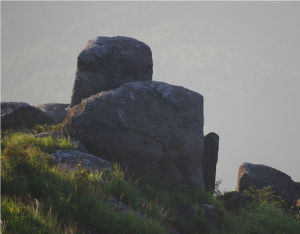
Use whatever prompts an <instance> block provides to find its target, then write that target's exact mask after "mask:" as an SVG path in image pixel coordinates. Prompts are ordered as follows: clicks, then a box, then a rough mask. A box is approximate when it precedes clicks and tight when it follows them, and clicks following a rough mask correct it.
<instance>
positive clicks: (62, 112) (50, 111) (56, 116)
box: [35, 103, 69, 124]
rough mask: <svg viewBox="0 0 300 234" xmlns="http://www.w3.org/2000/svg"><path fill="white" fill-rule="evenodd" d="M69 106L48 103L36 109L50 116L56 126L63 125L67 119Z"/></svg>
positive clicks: (37, 106)
mask: <svg viewBox="0 0 300 234" xmlns="http://www.w3.org/2000/svg"><path fill="white" fill-rule="evenodd" d="M68 106H69V104H62V103H47V104H41V105H36V106H35V107H36V108H38V109H40V110H41V111H44V112H45V113H46V114H47V115H49V116H50V117H51V118H52V119H53V120H54V122H55V123H56V124H58V123H62V122H63V120H64V119H65V117H66V114H67V110H68Z"/></svg>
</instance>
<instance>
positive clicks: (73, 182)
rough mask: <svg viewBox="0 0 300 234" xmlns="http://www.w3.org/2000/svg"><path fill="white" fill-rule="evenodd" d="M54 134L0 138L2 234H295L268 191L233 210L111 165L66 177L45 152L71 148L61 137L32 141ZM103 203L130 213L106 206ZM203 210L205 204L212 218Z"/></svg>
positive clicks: (295, 225) (27, 132)
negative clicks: (119, 205) (116, 202)
mask: <svg viewBox="0 0 300 234" xmlns="http://www.w3.org/2000/svg"><path fill="white" fill-rule="evenodd" d="M59 129H60V125H53V126H36V127H35V128H34V129H24V130H23V131H14V132H13V131H5V132H2V136H1V138H2V139H1V159H2V160H1V161H2V162H1V183H2V185H1V200H2V201H1V221H2V225H1V231H2V233H22V234H25V233H41V234H44V233H86V234H88V233H90V234H91V233H118V234H119V233H124V234H125V233H128V234H134V233H138V234H142V233H149V234H156V233H178V232H179V233H183V234H193V233H195V234H196V233H240V234H244V233H245V234H246V233H261V234H268V233H270V234H275V233H278V234H282V233H291V234H293V233H295V234H298V233H300V217H299V213H297V211H295V210H291V209H287V208H286V207H285V206H284V205H283V204H282V203H281V202H279V201H278V200H277V199H273V196H272V191H271V190H270V189H263V190H252V191H250V192H249V193H248V195H247V196H248V198H249V199H248V200H247V202H245V203H243V205H242V206H235V201H233V200H229V201H228V200H226V201H225V200H224V199H223V197H224V195H223V194H222V193H220V192H219V191H216V193H215V194H214V195H213V194H210V193H207V192H204V191H202V190H201V189H191V188H189V187H177V188H173V189H162V188H160V187H158V186H157V185H154V184H151V183H150V182H147V181H146V180H141V179H140V178H136V177H135V176H134V175H129V174H128V173H126V171H124V170H122V169H121V168H120V166H119V165H118V164H114V166H113V170H111V171H109V170H108V171H102V172H94V173H93V172H88V171H87V170H86V169H84V168H82V167H81V166H80V165H78V166H77V169H76V170H73V171H67V170H65V169H63V168H62V167H61V166H60V165H58V164H57V163H55V161H54V159H53V158H52V157H51V156H50V154H51V153H53V152H55V151H56V150H57V149H68V150H75V149H76V147H77V146H76V145H73V144H72V143H71V141H70V140H68V139H65V138H59V137H58V138H54V137H52V136H49V137H44V138H36V137H34V134H36V133H39V132H45V131H54V130H59ZM111 198H115V199H118V200H120V201H122V202H123V203H124V204H126V205H127V206H128V207H130V208H131V209H130V212H120V211H119V210H118V209H116V208H115V207H112V206H111V205H110V202H109V201H110V199H111ZM203 204H209V205H212V206H213V211H212V213H213V214H212V215H209V214H208V212H207V210H205V208H204V207H203ZM190 214H191V215H190Z"/></svg>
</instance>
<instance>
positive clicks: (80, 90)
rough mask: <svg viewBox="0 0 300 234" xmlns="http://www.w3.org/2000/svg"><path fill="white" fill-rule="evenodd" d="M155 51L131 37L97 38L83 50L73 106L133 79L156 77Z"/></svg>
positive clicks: (80, 55)
mask: <svg viewBox="0 0 300 234" xmlns="http://www.w3.org/2000/svg"><path fill="white" fill-rule="evenodd" d="M152 66H153V65H152V53H151V49H150V47H149V46H147V45H146V44H145V43H143V42H141V41H138V40H136V39H133V38H129V37H120V36H117V37H97V38H96V39H94V40H90V41H89V42H88V44H87V46H86V47H85V48H84V49H83V50H82V51H81V53H80V54H79V56H78V61H77V72H76V78H75V82H74V86H73V94H72V100H71V104H70V106H71V107H72V106H74V105H77V104H78V103H80V101H81V100H82V99H84V98H86V97H89V96H91V95H94V94H96V93H99V92H101V91H104V90H110V89H115V88H117V87H119V86H120V85H121V84H123V83H128V82H131V81H147V80H152Z"/></svg>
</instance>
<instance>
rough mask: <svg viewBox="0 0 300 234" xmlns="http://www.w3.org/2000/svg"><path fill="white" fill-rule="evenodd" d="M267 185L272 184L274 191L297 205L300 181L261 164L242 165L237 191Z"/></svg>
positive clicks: (299, 194) (299, 196) (299, 195)
mask: <svg viewBox="0 0 300 234" xmlns="http://www.w3.org/2000/svg"><path fill="white" fill-rule="evenodd" d="M265 186H272V188H273V190H274V192H275V193H276V194H277V195H279V196H281V197H282V198H283V199H284V200H286V201H287V202H289V203H290V204H291V205H295V204H296V202H297V200H298V199H299V198H300V183H297V182H294V181H293V180H292V179H291V177H290V176H289V175H287V174H285V173H283V172H281V171H279V170H277V169H275V168H272V167H269V166H266V165H261V164H251V163H243V164H242V165H241V166H240V168H239V172H238V184H237V188H236V190H237V191H240V192H243V191H244V190H247V189H248V188H250V187H256V188H258V189H260V188H262V187H265Z"/></svg>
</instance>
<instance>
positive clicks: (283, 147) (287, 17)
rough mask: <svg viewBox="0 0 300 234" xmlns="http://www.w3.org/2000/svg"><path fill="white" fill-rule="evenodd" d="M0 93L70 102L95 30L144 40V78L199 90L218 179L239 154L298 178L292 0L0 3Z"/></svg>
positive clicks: (225, 182)
mask: <svg viewBox="0 0 300 234" xmlns="http://www.w3.org/2000/svg"><path fill="white" fill-rule="evenodd" d="M1 6H2V7H1V47H2V48H1V49H2V53H1V60H2V63H1V65H2V69H1V100H2V101H23V102H28V103H30V104H42V103H49V102H61V103H69V102H70V99H71V93H72V87H73V82H74V78H75V70H76V62H77V56H78V54H79V52H80V51H81V50H82V49H83V48H84V47H85V45H86V43H87V41H88V40H90V39H92V38H95V37H96V36H116V35H122V36H129V37H134V38H136V39H138V40H141V41H143V42H145V43H146V44H148V45H149V46H150V47H151V50H152V54H153V70H154V73H153V80H156V81H163V82H166V83H170V84H174V85H180V86H184V87H186V88H188V89H191V90H194V91H197V92H199V93H201V94H202V95H203V96H204V117H205V124H204V125H205V127H204V133H205V134H207V133H209V132H211V131H214V132H216V133H217V134H218V135H219V136H220V150H219V161H218V164H217V178H220V179H222V184H221V189H225V190H231V189H234V188H235V186H236V182H237V172H238V167H239V165H240V164H242V163H243V162H245V161H246V162H251V163H261V164H266V165H269V166H272V167H275V168H277V169H279V170H282V171H283V172H285V173H287V174H289V175H290V176H292V178H293V179H294V180H296V181H300V170H299V165H300V134H299V130H300V123H299V120H300V110H299V107H300V92H299V88H300V44H299V42H300V30H299V28H300V2H1Z"/></svg>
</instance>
